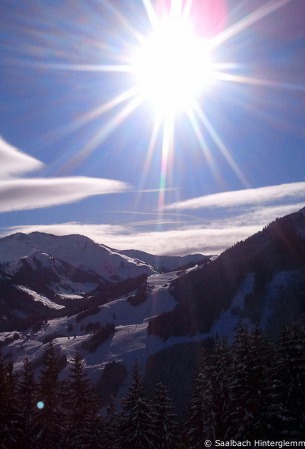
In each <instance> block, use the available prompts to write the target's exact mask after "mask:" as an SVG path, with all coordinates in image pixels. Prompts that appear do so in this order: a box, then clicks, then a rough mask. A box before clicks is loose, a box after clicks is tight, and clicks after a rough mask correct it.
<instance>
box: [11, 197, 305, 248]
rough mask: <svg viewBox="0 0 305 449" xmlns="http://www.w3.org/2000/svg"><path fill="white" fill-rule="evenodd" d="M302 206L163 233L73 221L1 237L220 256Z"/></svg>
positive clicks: (16, 229)
mask: <svg viewBox="0 0 305 449" xmlns="http://www.w3.org/2000/svg"><path fill="white" fill-rule="evenodd" d="M303 206H304V204H302V203H301V204H295V205H283V206H281V207H280V206H277V207H268V208H264V209H256V210H252V211H250V212H249V213H248V214H246V213H244V214H242V215H236V216H232V217H231V218H226V219H217V218H215V219H214V220H213V221H211V222H210V223H207V222H205V223H204V224H203V225H202V226H201V227H199V226H198V225H197V226H192V225H190V224H184V225H183V224H182V223H181V222H178V226H177V223H176V224H175V225H174V226H175V229H171V230H166V231H155V230H151V231H144V232H143V231H141V229H140V228H141V223H138V225H136V224H133V225H132V226H131V225H126V226H124V225H111V224H108V225H106V224H81V223H76V222H71V223H62V224H52V225H32V226H22V227H21V226H18V227H17V226H16V227H13V228H10V229H7V230H6V231H5V233H3V235H4V234H5V235H8V234H12V233H14V232H25V233H28V232H33V231H40V232H47V233H51V234H56V235H65V234H82V235H86V236H88V237H90V238H91V239H92V240H94V241H95V242H98V243H102V244H104V245H107V246H110V247H112V248H116V249H139V250H142V251H146V252H149V253H151V254H160V255H161V254H167V255H184V254H192V253H202V254H207V255H208V254H220V253H221V252H222V251H224V250H225V249H226V248H228V247H230V246H232V245H234V244H235V243H236V242H237V241H240V240H244V239H246V238H247V237H249V236H250V235H252V234H254V233H256V232H258V231H260V230H261V229H262V228H263V227H264V226H266V225H267V224H268V223H270V222H271V221H273V220H274V219H275V218H277V217H279V216H283V215H286V214H289V213H292V212H296V211H297V210H299V209H301V208H302V207H303Z"/></svg>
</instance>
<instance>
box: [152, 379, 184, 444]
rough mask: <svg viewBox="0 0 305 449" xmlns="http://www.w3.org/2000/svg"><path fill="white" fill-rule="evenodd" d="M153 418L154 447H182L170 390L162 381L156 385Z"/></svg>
mask: <svg viewBox="0 0 305 449" xmlns="http://www.w3.org/2000/svg"><path fill="white" fill-rule="evenodd" d="M152 418H153V421H152V424H153V447H154V448H155V449H178V448H179V447H180V444H179V443H180V439H179V432H178V425H177V422H176V420H175V415H174V414H173V407H172V404H171V401H170V399H169V397H168V392H167V390H166V388H165V387H164V385H163V384H162V383H159V384H158V385H157V386H156V390H155V397H154V401H153V413H152Z"/></svg>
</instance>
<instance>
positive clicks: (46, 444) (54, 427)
mask: <svg viewBox="0 0 305 449" xmlns="http://www.w3.org/2000/svg"><path fill="white" fill-rule="evenodd" d="M59 371H60V367H59V361H58V357H57V354H56V349H55V347H54V345H53V343H52V342H50V343H49V344H48V347H47V349H46V350H45V354H44V357H43V363H42V368H41V371H40V378H39V385H38V398H37V399H38V403H37V404H38V406H40V407H37V408H36V413H35V423H34V424H35V431H36V439H35V442H34V443H33V448H34V449H41V448H44V449H62V438H63V435H64V426H63V424H64V414H63V409H62V403H61V398H62V391H61V384H60V382H59V379H58V375H59Z"/></svg>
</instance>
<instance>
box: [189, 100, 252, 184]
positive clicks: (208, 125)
mask: <svg viewBox="0 0 305 449" xmlns="http://www.w3.org/2000/svg"><path fill="white" fill-rule="evenodd" d="M195 112H196V114H197V116H198V118H199V119H200V120H201V122H202V124H203V125H204V127H205V128H206V130H207V131H208V133H209V134H210V136H211V137H212V139H213V141H214V142H215V144H216V146H217V148H218V149H219V150H220V152H221V153H222V155H223V156H224V157H225V159H226V161H227V162H228V164H229V165H230V167H231V168H232V170H233V172H234V173H235V174H236V176H237V177H238V179H239V180H240V181H241V183H242V184H243V186H244V187H247V188H249V187H250V184H249V182H248V181H247V179H246V178H245V176H244V174H243V173H242V171H241V170H240V169H239V167H238V165H237V164H236V162H235V161H234V159H233V157H232V155H231V154H230V151H229V150H228V149H227V147H226V146H225V144H224V143H223V141H222V140H221V138H220V136H219V134H218V133H217V131H216V130H215V128H214V127H213V126H212V124H211V123H210V121H209V120H208V118H207V116H206V115H205V114H204V113H203V112H202V110H201V109H200V108H199V107H196V109H195Z"/></svg>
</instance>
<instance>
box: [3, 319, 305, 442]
mask: <svg viewBox="0 0 305 449" xmlns="http://www.w3.org/2000/svg"><path fill="white" fill-rule="evenodd" d="M60 369H61V366H60V360H59V357H58V354H57V352H56V347H55V346H54V344H53V343H52V342H50V343H49V345H48V346H47V349H46V350H45V354H44V357H43V361H42V365H41V368H40V372H39V376H38V378H37V379H35V377H34V373H33V368H32V366H31V363H30V361H29V359H28V358H26V359H25V360H24V363H23V367H22V370H20V371H18V372H15V371H14V369H13V363H12V361H11V360H7V359H6V358H5V357H4V356H3V355H0V441H1V448H3V449H19V448H20V449H21V448H22V449H42V448H43V449H99V448H105V447H111V448H112V449H131V448H132V449H134V448H138V449H199V448H200V449H201V448H202V447H204V441H205V440H206V439H209V440H212V441H213V440H216V439H220V440H225V441H228V440H230V439H235V440H245V439H249V440H254V439H262V440H267V439H272V440H280V439H293V440H298V439H301V440H302V439H305V390H304V385H305V326H304V325H292V326H286V327H285V328H284V329H283V330H282V333H281V335H280V337H279V338H278V340H277V341H276V342H273V341H271V339H270V338H268V337H267V336H266V335H264V334H263V333H262V332H261V331H260V330H259V329H258V328H255V329H253V330H248V329H246V328H245V327H242V326H241V327H239V328H238V329H237V331H236V333H235V336H234V340H233V342H232V343H231V344H229V343H228V342H227V341H226V340H225V339H218V340H217V341H216V343H215V346H214V349H213V350H212V351H211V352H207V351H205V350H203V351H202V354H201V358H200V363H199V367H198V373H197V375H196V378H195V381H194V385H193V394H192V397H191V398H190V402H189V406H188V409H187V410H186V411H185V414H184V416H183V418H182V419H180V420H178V419H177V417H176V415H175V414H174V412H173V407H172V405H171V400H170V398H169V395H168V392H167V389H166V387H165V386H163V385H162V384H158V385H157V386H156V388H155V392H154V397H153V398H151V397H148V395H147V394H146V392H145V391H144V387H143V380H142V375H141V371H140V368H139V367H138V365H137V364H135V366H134V368H133V372H132V380H131V384H130V386H129V389H128V391H127V393H126V395H125V398H124V399H123V401H122V403H121V404H119V407H118V406H116V405H115V403H114V401H111V402H110V404H109V405H108V406H107V410H103V413H101V398H100V397H99V396H98V395H97V393H96V391H95V389H94V387H93V385H92V384H91V381H90V380H89V378H88V377H87V374H86V370H85V365H84V361H83V359H82V357H81V355H80V354H79V353H77V354H75V356H74V357H73V359H72V360H71V362H70V363H69V376H68V377H67V379H65V380H59V373H60Z"/></svg>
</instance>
